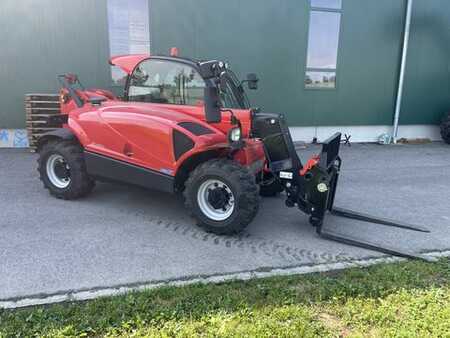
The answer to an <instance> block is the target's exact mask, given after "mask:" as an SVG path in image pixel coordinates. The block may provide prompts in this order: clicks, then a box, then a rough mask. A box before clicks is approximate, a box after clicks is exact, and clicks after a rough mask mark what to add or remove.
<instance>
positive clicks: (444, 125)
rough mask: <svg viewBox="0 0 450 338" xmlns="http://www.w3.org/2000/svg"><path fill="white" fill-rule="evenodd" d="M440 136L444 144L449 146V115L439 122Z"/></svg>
mask: <svg viewBox="0 0 450 338" xmlns="http://www.w3.org/2000/svg"><path fill="white" fill-rule="evenodd" d="M441 136H442V139H443V140H444V141H445V143H448V144H450V113H448V114H447V115H445V116H444V118H443V119H442V122H441Z"/></svg>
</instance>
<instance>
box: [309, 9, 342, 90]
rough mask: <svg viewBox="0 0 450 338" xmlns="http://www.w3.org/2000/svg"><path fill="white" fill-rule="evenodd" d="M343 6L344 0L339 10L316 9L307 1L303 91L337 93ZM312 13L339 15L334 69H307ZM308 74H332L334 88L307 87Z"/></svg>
mask: <svg viewBox="0 0 450 338" xmlns="http://www.w3.org/2000/svg"><path fill="white" fill-rule="evenodd" d="M344 4H345V0H342V1H341V8H340V9H337V8H328V7H317V6H313V5H312V1H311V0H308V7H309V15H308V22H307V24H308V31H307V36H308V40H307V43H306V53H305V56H306V57H305V66H304V69H303V89H304V90H308V91H309V90H312V91H316V90H319V91H337V90H338V87H339V86H338V82H339V78H340V76H339V73H340V72H339V71H338V70H339V69H340V62H339V60H340V58H339V55H340V47H341V33H342V23H343V20H342V19H343V17H344V7H345V6H344ZM312 12H325V13H338V14H340V20H339V32H338V48H337V51H336V68H315V67H308V52H309V32H310V30H311V14H312ZM308 72H317V73H334V74H335V77H336V80H335V83H334V88H326V87H307V86H306V83H305V80H306V74H307V73H308Z"/></svg>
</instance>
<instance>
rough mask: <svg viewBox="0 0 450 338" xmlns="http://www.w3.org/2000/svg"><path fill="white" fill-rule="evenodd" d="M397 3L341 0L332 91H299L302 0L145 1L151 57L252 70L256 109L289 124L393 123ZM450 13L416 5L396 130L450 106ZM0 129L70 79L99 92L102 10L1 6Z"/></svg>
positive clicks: (102, 1)
mask: <svg viewBox="0 0 450 338" xmlns="http://www.w3.org/2000/svg"><path fill="white" fill-rule="evenodd" d="M405 4H406V1H404V0H402V1H400V0H396V1H392V0H377V1H371V0H343V16H342V27H341V39H340V48H339V56H338V71H337V72H338V73H337V76H338V80H337V89H336V90H335V91H329V90H327V91H318V90H305V89H304V85H303V81H304V70H305V59H306V45H307V36H308V18H309V5H308V1H307V0H283V1H281V0H265V1H260V0H246V1H239V0H227V1H219V0H191V1H186V0H170V1H169V0H150V26H151V40H152V41H151V44H152V52H157V53H167V51H168V50H169V48H170V47H172V46H178V47H179V48H180V50H181V53H182V55H186V56H193V57H197V58H223V59H226V60H228V61H230V63H231V64H232V66H233V68H234V69H235V70H236V71H237V72H238V73H239V74H240V75H242V76H244V75H245V74H246V73H247V72H256V73H258V74H259V76H260V78H261V83H260V90H259V91H258V92H257V93H252V101H253V103H255V104H256V105H258V106H260V107H262V108H264V109H266V110H269V111H277V112H284V113H286V114H287V116H288V119H289V121H290V123H291V125H297V126H311V125H387V124H391V123H392V116H393V110H394V102H395V91H396V83H397V77H398V69H399V60H400V46H401V38H402V29H403V24H404V11H405ZM449 22H450V3H448V0H416V1H415V9H414V17H413V22H412V25H413V29H412V38H411V44H410V45H411V49H410V54H409V57H408V68H407V76H406V86H405V99H404V109H403V110H402V117H401V122H402V123H405V124H411V123H414V124H429V123H437V122H438V118H439V116H440V114H441V113H442V112H443V111H444V110H445V108H446V107H448V106H450V67H449V60H450V24H449ZM0 23H1V28H2V29H1V30H0V44H1V46H2V48H1V51H0V79H2V81H1V83H0V92H1V96H0V128H2V127H3V128H4V127H9V128H20V127H23V126H24V120H25V117H24V112H23V103H22V100H23V99H22V98H23V94H25V93H28V92H47V91H55V90H56V89H57V87H58V85H57V82H56V80H55V75H56V74H58V73H62V72H76V73H78V74H79V75H80V78H81V79H82V80H83V82H84V83H85V84H86V85H87V86H100V87H108V86H109V85H110V81H109V67H108V64H107V59H108V56H109V55H108V53H109V52H108V31H107V17H106V0H96V1H92V0H77V1H76V2H75V1H57V0H41V1H39V2H38V1H33V0H22V1H20V2H18V1H14V0H3V1H2V3H1V4H0Z"/></svg>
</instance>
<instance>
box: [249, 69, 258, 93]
mask: <svg viewBox="0 0 450 338" xmlns="http://www.w3.org/2000/svg"><path fill="white" fill-rule="evenodd" d="M258 81H259V79H258V76H256V74H254V73H251V74H248V75H247V82H248V89H251V90H256V89H258Z"/></svg>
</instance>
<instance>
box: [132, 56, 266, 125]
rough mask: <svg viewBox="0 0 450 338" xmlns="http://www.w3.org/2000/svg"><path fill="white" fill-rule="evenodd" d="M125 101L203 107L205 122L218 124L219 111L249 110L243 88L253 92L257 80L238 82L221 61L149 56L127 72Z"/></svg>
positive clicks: (252, 75)
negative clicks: (246, 86)
mask: <svg viewBox="0 0 450 338" xmlns="http://www.w3.org/2000/svg"><path fill="white" fill-rule="evenodd" d="M129 74H130V75H129V76H128V79H127V82H126V85H125V91H124V99H125V101H133V102H146V103H156V104H173V105H186V106H205V115H206V116H205V117H206V121H207V122H209V123H218V122H220V121H221V113H222V111H231V113H232V109H249V108H250V103H249V100H248V97H247V95H246V93H245V90H244V88H243V84H244V83H245V82H247V83H248V87H249V89H256V88H257V82H258V79H257V77H256V75H255V74H249V75H248V77H247V79H246V80H244V81H239V80H238V78H237V76H236V75H235V74H234V72H233V71H232V70H231V69H229V67H228V64H226V63H224V62H221V61H216V60H213V61H205V62H200V61H195V60H191V59H187V58H180V57H175V56H149V57H147V58H143V59H142V60H140V61H139V62H138V63H137V65H136V66H135V67H134V68H133V69H132V71H130V73H129Z"/></svg>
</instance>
